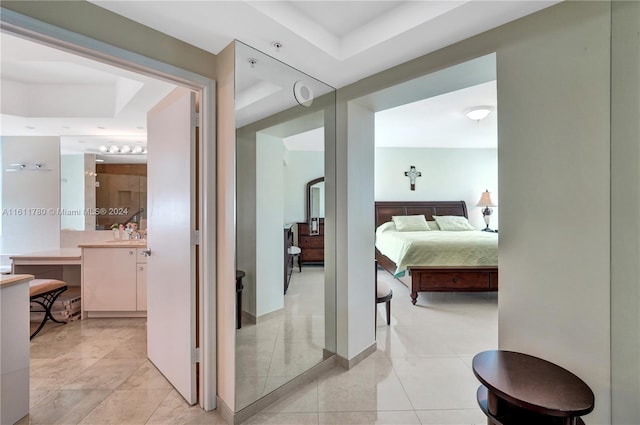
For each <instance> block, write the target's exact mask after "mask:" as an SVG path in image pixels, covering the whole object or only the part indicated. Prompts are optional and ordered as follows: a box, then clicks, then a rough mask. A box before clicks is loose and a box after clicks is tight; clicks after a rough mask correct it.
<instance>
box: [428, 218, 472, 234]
mask: <svg viewBox="0 0 640 425" xmlns="http://www.w3.org/2000/svg"><path fill="white" fill-rule="evenodd" d="M433 219H434V220H435V221H436V223H438V227H440V230H447V231H465V230H478V229H476V228H475V227H473V226H472V225H471V223H469V220H467V218H466V217H462V216H459V215H440V216H438V215H434V216H433Z"/></svg>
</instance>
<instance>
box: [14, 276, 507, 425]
mask: <svg viewBox="0 0 640 425" xmlns="http://www.w3.org/2000/svg"><path fill="white" fill-rule="evenodd" d="M378 275H379V279H380V280H385V281H387V282H389V284H390V285H391V286H392V288H393V292H394V295H393V300H392V322H391V326H386V323H385V321H384V318H383V317H384V305H383V304H380V305H379V310H378V311H379V317H378V328H377V340H378V350H377V351H376V352H375V353H374V354H373V355H372V356H369V357H368V358H367V359H365V360H364V361H362V362H361V363H360V364H358V365H357V366H355V367H354V368H352V369H351V370H348V371H345V370H342V369H338V368H336V369H333V370H330V371H328V372H326V373H325V374H323V375H321V376H320V377H318V378H317V379H316V380H314V381H312V382H310V383H308V384H307V385H305V386H304V387H302V388H300V389H299V390H298V391H296V392H294V393H293V394H291V395H290V396H288V397H286V398H284V399H282V400H280V401H279V402H277V403H275V404H274V405H272V406H270V407H268V408H267V409H265V410H264V411H263V412H261V413H259V414H257V415H255V416H253V417H252V418H250V419H249V420H248V421H247V422H245V423H246V424H255V425H258V424H278V425H286V424H315V425H321V424H340V425H347V424H353V425H359V424H361V425H365V424H381V425H382V424H386V425H390V424H397V425H399V424H422V425H427V424H442V425H451V424H484V423H486V418H485V417H484V415H483V414H482V413H481V412H480V410H479V409H478V407H477V404H476V401H475V391H476V388H477V387H478V383H477V381H476V380H475V378H474V376H473V373H472V371H471V359H472V357H473V355H474V354H475V353H477V352H479V351H482V350H486V349H493V348H496V347H497V295H496V294H420V296H419V299H418V305H416V306H412V305H411V302H410V299H409V291H408V290H407V288H406V287H405V286H404V285H402V284H401V283H400V282H398V281H396V280H393V279H392V278H391V276H390V275H389V274H388V273H386V272H384V271H380V272H379V274H378ZM309 326H310V327H307V329H313V327H314V322H313V321H312V322H310V323H309ZM285 332H290V333H288V335H289V336H291V335H296V336H299V337H305V333H304V332H303V331H302V329H297V328H296V329H290V330H287V331H285ZM276 338H277V336H276ZM284 339H287V338H284ZM284 339H283V340H284ZM145 340H146V336H145V320H144V319H91V320H85V321H78V322H72V323H69V324H67V325H64V326H59V325H55V326H49V325H47V327H46V328H45V330H44V331H43V332H42V333H41V334H40V335H39V336H38V337H36V338H35V339H34V340H33V341H32V343H31V412H30V414H29V416H28V417H26V418H25V419H23V420H21V421H20V422H18V424H20V425H25V424H64V425H70V424H172V425H173V424H175V425H178V424H224V421H223V420H222V419H221V417H220V415H219V414H218V413H217V412H204V411H202V410H201V409H200V408H198V407H190V406H187V405H186V403H184V401H183V400H182V399H181V397H180V396H179V395H178V394H177V393H176V392H175V390H173V388H172V387H171V386H170V385H169V384H168V383H167V382H166V381H165V380H164V378H163V377H162V376H161V375H160V373H159V372H158V371H157V370H156V369H155V367H154V366H153V365H152V364H151V363H150V362H149V361H148V360H147V359H146V356H145V352H146V346H145ZM274 341H275V340H274ZM267 351H269V350H267ZM270 353H273V352H272V351H271V352H270ZM265 385H266V384H265Z"/></svg>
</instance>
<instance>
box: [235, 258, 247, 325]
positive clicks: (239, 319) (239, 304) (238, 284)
mask: <svg viewBox="0 0 640 425" xmlns="http://www.w3.org/2000/svg"><path fill="white" fill-rule="evenodd" d="M245 275H246V273H245V272H243V271H242V270H236V329H240V328H241V327H242V290H243V289H244V285H243V284H242V278H244V277H245Z"/></svg>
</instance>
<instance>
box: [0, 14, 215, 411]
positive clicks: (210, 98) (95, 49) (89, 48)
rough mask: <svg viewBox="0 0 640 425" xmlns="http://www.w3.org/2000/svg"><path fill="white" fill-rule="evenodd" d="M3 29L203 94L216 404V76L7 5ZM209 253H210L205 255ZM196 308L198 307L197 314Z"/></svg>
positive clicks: (204, 330) (204, 352)
mask: <svg viewBox="0 0 640 425" xmlns="http://www.w3.org/2000/svg"><path fill="white" fill-rule="evenodd" d="M0 30H1V31H3V32H6V33H8V34H11V35H15V36H18V37H22V38H24V39H27V40H30V41H34V42H36V43H40V44H44V45H47V46H50V47H53V48H56V49H60V50H64V51H67V52H69V53H73V54H76V55H79V56H83V57H86V58H89V59H93V60H96V61H99V62H103V63H106V64H108V65H112V66H116V67H119V68H123V69H126V70H129V71H132V72H136V73H139V74H143V75H147V76H149V77H154V78H157V79H160V80H164V81H167V82H169V83H172V84H175V85H178V86H182V87H186V88H189V89H191V90H193V91H195V92H196V93H198V94H199V97H200V111H199V116H200V136H201V137H200V139H199V146H198V148H199V151H200V155H199V158H198V162H199V168H200V175H199V176H197V178H198V179H199V185H200V189H199V194H198V195H199V197H200V203H199V204H200V205H199V211H198V212H199V217H200V223H199V228H200V232H199V245H200V250H199V258H198V261H199V264H200V269H199V270H198V277H199V279H198V282H199V283H198V291H199V293H200V298H199V305H198V307H199V314H198V317H197V318H196V320H197V321H198V323H199V334H198V338H199V341H200V347H199V348H200V349H199V350H198V351H199V359H198V361H199V362H200V368H199V373H198V379H199V388H198V390H199V393H200V397H199V404H200V406H201V407H202V408H203V409H205V410H213V409H215V408H216V395H217V370H216V363H217V351H216V348H217V346H216V326H217V323H216V287H217V282H216V269H217V265H216V137H215V135H216V132H215V115H216V109H215V104H216V103H215V98H216V92H215V80H213V79H211V78H209V77H205V76H203V75H200V74H197V73H194V72H191V71H187V70H185V69H182V68H178V67H176V66H174V65H170V64H167V63H165V62H161V61H158V60H155V59H152V58H149V57H146V56H143V55H140V54H138V53H134V52H131V51H128V50H125V49H122V48H119V47H115V46H112V45H109V44H107V43H104V42H102V41H99V40H96V39H93V38H90V37H86V36H84V35H81V34H78V33H75V32H72V31H69V30H66V29H63V28H60V27H56V26H54V25H51V24H48V23H46V22H42V21H39V20H36V19H33V18H31V17H28V16H25V15H22V14H20V13H17V12H14V11H12V10H8V9H5V8H2V13H0ZM205 253H206V255H205ZM195 313H196V312H195V311H194V312H193V314H195Z"/></svg>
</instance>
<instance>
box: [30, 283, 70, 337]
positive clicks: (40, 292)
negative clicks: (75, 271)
mask: <svg viewBox="0 0 640 425" xmlns="http://www.w3.org/2000/svg"><path fill="white" fill-rule="evenodd" d="M66 290H67V283H66V282H63V281H61V280H57V279H33V280H31V282H29V300H30V301H31V302H32V303H36V304H38V305H39V306H41V307H42V308H43V309H44V310H39V311H40V312H44V317H43V318H42V322H40V325H39V326H38V328H37V329H36V330H35V331H33V333H32V334H31V338H30V339H33V337H34V336H36V335H37V334H38V332H40V331H41V330H42V328H43V327H44V324H45V323H46V322H47V320H52V321H54V322H56V323H62V324H64V323H65V322H61V321H59V320H57V319H56V318H55V317H53V315H52V314H51V308H52V307H53V303H54V302H55V301H56V299H57V298H58V297H59V296H60V294H62V293H63V292H64V291H66ZM31 311H38V310H31Z"/></svg>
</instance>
